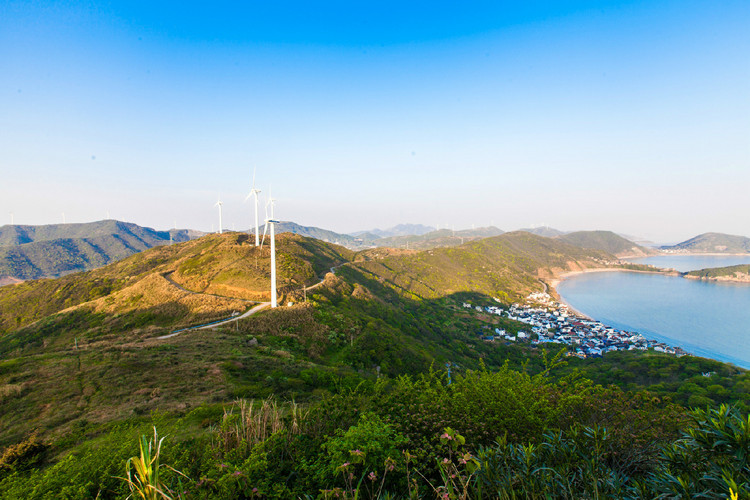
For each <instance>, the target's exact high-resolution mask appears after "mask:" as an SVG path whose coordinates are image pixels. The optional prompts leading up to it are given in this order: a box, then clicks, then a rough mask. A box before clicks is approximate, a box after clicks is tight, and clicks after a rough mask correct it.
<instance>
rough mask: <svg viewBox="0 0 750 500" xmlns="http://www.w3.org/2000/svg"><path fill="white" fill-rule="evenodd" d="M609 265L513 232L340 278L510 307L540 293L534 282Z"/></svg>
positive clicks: (361, 267) (377, 263)
mask: <svg viewBox="0 0 750 500" xmlns="http://www.w3.org/2000/svg"><path fill="white" fill-rule="evenodd" d="M613 259H614V257H613V256H612V255H610V254H608V253H606V252H602V251H598V250H588V249H582V248H579V247H576V246H573V245H569V244H567V243H564V242H560V241H556V240H553V239H550V238H544V237H542V236H536V235H533V234H530V233H526V232H522V231H517V232H512V233H506V234H503V235H501V236H496V237H494V238H484V239H481V240H478V241H474V242H471V243H466V244H464V245H462V246H458V247H452V248H435V249H433V250H428V251H423V252H411V253H404V254H401V255H394V256H389V257H386V258H383V259H379V260H372V261H365V262H356V263H355V264H353V265H350V266H347V268H346V269H342V270H341V271H340V273H346V276H347V277H348V278H349V279H352V280H355V281H357V282H363V283H365V282H372V281H377V282H379V283H382V284H386V285H387V286H389V287H391V288H393V289H395V290H398V291H399V293H400V294H402V295H404V296H408V297H415V298H437V297H444V296H446V295H449V294H452V293H456V292H469V291H471V292H480V293H484V294H486V295H489V296H493V297H499V298H501V299H502V300H508V301H510V300H515V299H517V298H519V297H521V296H525V295H526V294H528V293H529V292H531V291H536V290H541V289H542V288H543V285H542V284H541V283H540V282H539V278H551V277H553V276H556V275H557V274H560V273H562V272H565V271H571V270H580V269H584V268H589V267H601V266H603V265H606V263H607V262H610V261H612V260H613ZM355 274H356V276H355Z"/></svg>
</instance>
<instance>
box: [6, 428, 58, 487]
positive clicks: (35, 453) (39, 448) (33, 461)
mask: <svg viewBox="0 0 750 500" xmlns="http://www.w3.org/2000/svg"><path fill="white" fill-rule="evenodd" d="M48 449H49V445H48V444H46V443H44V442H42V441H41V440H40V439H39V436H38V435H37V434H36V433H34V434H32V435H31V436H29V437H28V438H26V439H24V440H23V441H21V442H20V443H18V444H15V445H11V446H8V447H7V448H6V449H5V450H4V451H3V453H2V455H0V479H2V478H3V477H5V476H7V475H8V474H10V473H13V472H21V471H26V470H29V469H32V468H35V467H38V466H39V465H41V464H42V462H43V461H44V459H45V455H46V453H47V451H48Z"/></svg>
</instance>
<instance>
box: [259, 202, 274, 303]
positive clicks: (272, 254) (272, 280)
mask: <svg viewBox="0 0 750 500" xmlns="http://www.w3.org/2000/svg"><path fill="white" fill-rule="evenodd" d="M268 194H269V196H270V194H271V190H270V189H269V190H268ZM275 202H276V200H274V199H273V198H268V201H267V202H266V227H265V229H263V241H265V240H266V232H267V231H268V226H269V225H270V226H271V234H270V236H271V307H276V306H277V304H276V236H275V231H274V224H276V223H277V222H278V221H277V220H274V218H273V205H274V203H275ZM269 205H271V217H269V216H268V206H269ZM263 241H261V243H260V247H261V248H263Z"/></svg>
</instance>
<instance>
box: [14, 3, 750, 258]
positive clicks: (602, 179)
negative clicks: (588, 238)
mask: <svg viewBox="0 0 750 500" xmlns="http://www.w3.org/2000/svg"><path fill="white" fill-rule="evenodd" d="M748 25H750V4H748V3H747V2H744V1H727V2H721V3H720V4H717V3H712V2H703V1H681V2H676V1H662V0H657V1H649V2H646V1H597V2H593V1H571V2H546V3H545V2H535V3H534V4H533V5H531V4H528V3H527V2H514V3H505V4H503V5H499V4H496V3H494V2H486V3H485V2H474V3H469V4H462V5H461V6H460V7H459V6H455V5H450V4H441V3H434V2H431V3H410V4H408V5H405V4H402V3H397V2H392V3H389V2H386V3H379V4H377V6H360V5H353V4H350V3H344V2H340V3H338V2H336V3H330V4H326V6H319V5H312V4H307V3H302V2H299V3H296V2H287V3H278V4H273V5H268V4H263V5H240V6H238V5H233V4H232V3H230V2H217V3H214V4H212V5H211V6H210V7H208V6H206V5H201V4H185V3H177V2H165V3H159V4H153V5H151V4H149V5H143V4H137V3H132V2H110V3H107V4H102V5H92V4H90V3H84V2H76V1H73V2H66V3H49V4H44V3H28V2H21V1H8V2H4V3H3V4H2V5H0V47H1V48H2V51H0V109H2V113H0V124H2V134H0V151H2V153H0V165H2V174H3V175H2V181H0V225H3V224H9V223H10V218H11V217H10V213H11V212H12V213H13V218H14V222H15V223H16V224H32V225H40V224H52V223H60V222H62V213H65V219H66V222H90V221H94V220H101V219H104V218H106V217H107V216H109V217H110V218H113V219H118V220H126V221H131V222H134V223H136V224H139V225H143V226H148V227H154V228H156V229H168V228H171V227H173V226H174V225H175V224H176V225H177V226H178V227H180V228H191V229H199V230H202V231H210V230H211V225H212V224H213V225H214V226H217V225H218V211H217V209H216V208H214V207H213V205H214V203H215V202H216V200H217V198H218V197H219V196H220V197H221V199H222V201H223V202H224V221H225V224H224V225H225V227H226V228H227V229H232V227H235V228H236V229H237V230H241V229H247V228H248V227H250V225H251V221H252V219H253V215H252V211H251V206H250V204H248V203H245V204H243V203H242V201H243V200H244V198H245V196H246V195H247V193H248V192H249V189H250V182H251V177H252V172H253V168H254V167H257V184H258V187H259V188H260V189H262V190H263V193H262V195H261V196H263V197H265V196H266V195H267V193H268V190H269V185H270V186H271V187H272V190H273V195H274V197H275V198H277V199H278V202H277V205H276V217H277V218H281V219H284V220H291V221H295V222H297V223H299V224H302V225H306V226H317V227H321V228H324V229H330V230H333V231H336V232H340V233H351V232H355V231H361V230H367V229H372V228H376V227H379V228H387V227H391V226H394V225H396V224H400V223H420V224H425V225H430V226H435V227H453V226H455V228H456V229H459V228H461V229H465V228H470V227H471V226H472V225H475V226H476V227H481V226H489V225H494V226H496V227H498V228H500V229H503V230H505V231H508V230H514V229H519V228H524V227H531V226H539V225H547V226H550V227H553V228H556V229H559V230H563V231H574V230H587V229H605V230H612V231H615V232H618V233H624V234H628V235H632V236H636V237H642V238H646V239H649V240H651V241H654V242H657V243H670V242H678V241H684V240H686V239H688V238H691V237H693V236H696V235H698V234H701V233H705V232H722V233H729V234H737V235H743V236H750V212H749V211H748V210H747V206H746V205H747V189H748V186H750V140H748V139H749V138H750V92H748V91H747V89H748V88H750V65H748V64H747V54H748V53H750V32H749V31H748V30H747V26H748ZM261 210H262V209H261ZM261 218H263V217H262V212H261Z"/></svg>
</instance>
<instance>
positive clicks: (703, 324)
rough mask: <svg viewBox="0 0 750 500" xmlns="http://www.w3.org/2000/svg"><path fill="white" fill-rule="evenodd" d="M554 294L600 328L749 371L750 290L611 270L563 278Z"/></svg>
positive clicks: (743, 286) (686, 263)
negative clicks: (608, 327) (639, 336)
mask: <svg viewBox="0 0 750 500" xmlns="http://www.w3.org/2000/svg"><path fill="white" fill-rule="evenodd" d="M697 257H703V256H697ZM664 258H669V259H674V258H678V259H683V261H682V262H676V264H677V265H679V266H680V267H681V268H683V269H685V267H684V266H688V267H687V270H690V269H700V268H701V267H691V266H694V265H695V264H697V263H700V261H699V260H694V261H692V262H689V260H690V259H691V258H692V256H679V257H673V256H669V257H667V256H665V257H664ZM652 259H653V258H652ZM748 261H750V259H748ZM648 263H650V264H653V265H656V266H659V267H672V268H675V269H679V268H678V267H677V266H676V265H667V264H666V263H659V262H653V261H652V262H648ZM719 265H720V266H724V265H733V264H723V263H722V264H719ZM703 267H706V266H703ZM557 291H558V293H559V294H560V295H561V297H562V298H563V299H564V300H565V301H566V302H567V303H568V304H570V306H571V307H573V308H574V309H576V310H578V311H580V312H581V313H583V314H585V315H587V316H589V317H591V318H594V319H596V320H599V321H601V322H602V323H604V324H607V325H611V326H613V327H615V328H619V329H623V330H629V331H634V332H639V333H641V334H643V335H644V336H645V337H647V338H651V339H654V340H658V341H661V342H665V343H667V344H669V345H673V346H678V347H681V348H683V349H684V350H685V351H687V352H689V353H691V354H695V355H697V356H704V357H707V358H712V359H717V360H720V361H726V362H730V363H733V364H735V365H737V366H741V367H743V368H747V369H750V285H747V284H736V283H716V282H706V281H700V280H689V279H685V278H681V277H678V276H664V275H661V274H649V273H632V272H617V271H614V272H597V273H585V274H578V275H574V276H571V277H568V278H566V279H565V280H563V281H562V282H561V283H560V284H559V285H558V286H557Z"/></svg>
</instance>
